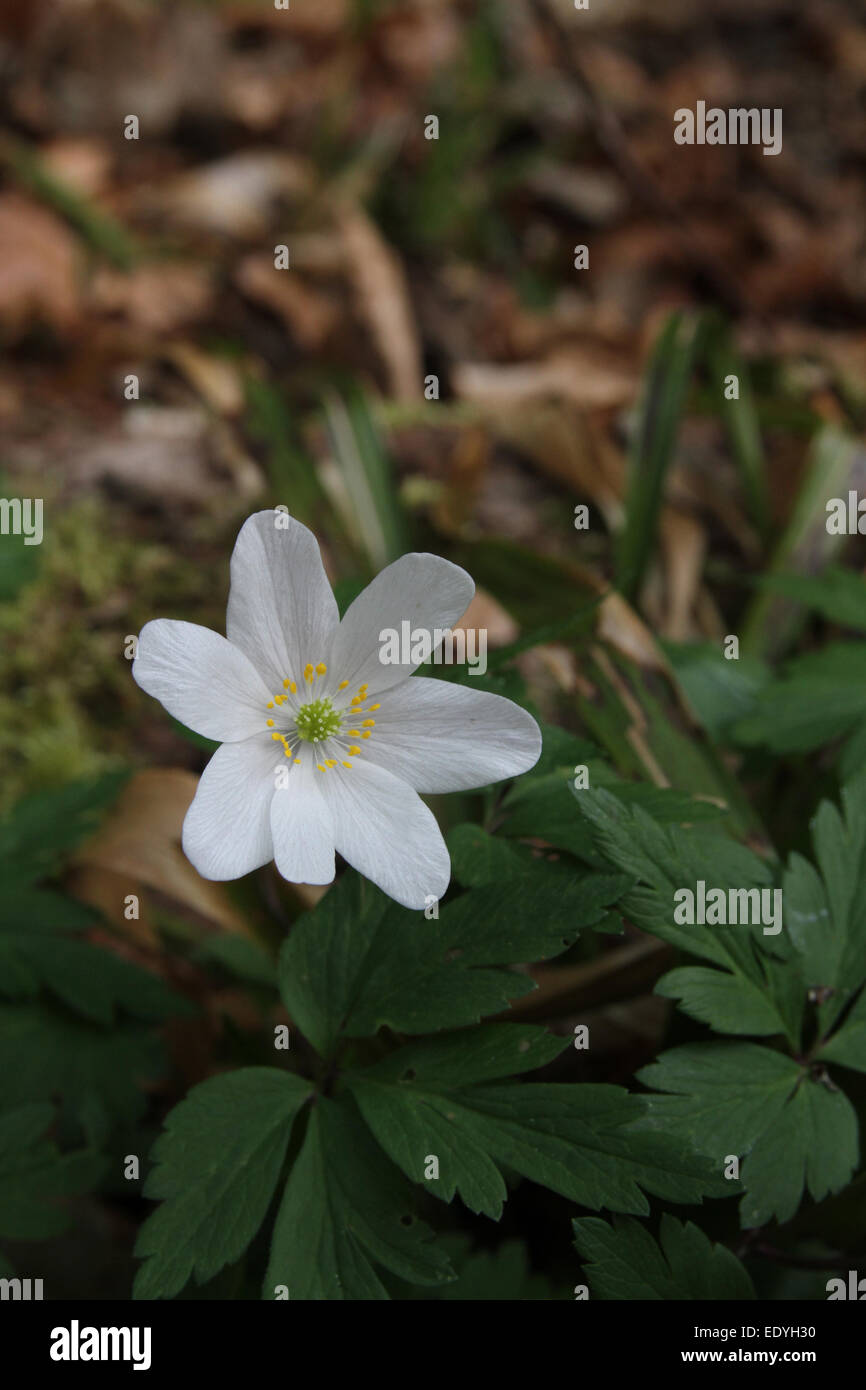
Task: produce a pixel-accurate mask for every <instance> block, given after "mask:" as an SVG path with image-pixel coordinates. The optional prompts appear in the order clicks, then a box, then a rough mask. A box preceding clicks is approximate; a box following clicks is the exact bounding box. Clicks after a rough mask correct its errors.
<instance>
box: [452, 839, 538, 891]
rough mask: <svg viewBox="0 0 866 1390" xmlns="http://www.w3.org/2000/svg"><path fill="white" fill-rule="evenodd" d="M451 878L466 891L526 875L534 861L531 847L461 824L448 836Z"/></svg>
mask: <svg viewBox="0 0 866 1390" xmlns="http://www.w3.org/2000/svg"><path fill="white" fill-rule="evenodd" d="M446 842H447V845H448V853H449V854H450V855H451V875H452V877H453V878H454V879H455V880H456V881H457V882H458V883H459V884H461V885H462V886H463V887H464V888H483V887H484V886H485V884H488V883H503V882H505V881H506V880H507V879H514V878H519V877H520V876H521V874H524V873H526V870H527V865H528V864H530V863H531V862H532V858H533V855H532V850H531V849H529V848H528V846H521V845H517V846H515V845H511V844H509V842H508V841H507V840H501V839H497V838H496V836H495V835H488V834H487V831H486V830H482V828H481V826H480V825H457V826H455V827H454V829H453V830H451V831H449V833H448V836H447V841H446Z"/></svg>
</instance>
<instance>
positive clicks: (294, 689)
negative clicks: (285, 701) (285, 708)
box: [289, 681, 298, 695]
mask: <svg viewBox="0 0 866 1390" xmlns="http://www.w3.org/2000/svg"><path fill="white" fill-rule="evenodd" d="M289 689H290V690H291V692H292V694H293V695H297V693H298V687H297V686H296V685H295V682H294V681H289Z"/></svg>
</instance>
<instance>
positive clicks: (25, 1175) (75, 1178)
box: [0, 1104, 104, 1240]
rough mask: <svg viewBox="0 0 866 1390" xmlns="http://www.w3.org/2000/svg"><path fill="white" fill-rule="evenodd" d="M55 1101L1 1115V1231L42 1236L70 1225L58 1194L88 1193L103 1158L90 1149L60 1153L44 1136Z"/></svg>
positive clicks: (14, 1236)
mask: <svg viewBox="0 0 866 1390" xmlns="http://www.w3.org/2000/svg"><path fill="white" fill-rule="evenodd" d="M54 1118H55V1116H54V1108H53V1106H51V1105H40V1104H29V1105H22V1106H20V1107H19V1108H17V1109H15V1110H10V1111H7V1112H6V1113H4V1114H2V1115H0V1235H2V1236H4V1237H6V1238H7V1239H10V1240H38V1239H45V1238H47V1237H48V1236H53V1235H57V1234H58V1233H59V1232H60V1231H63V1230H64V1229H65V1228H66V1225H67V1219H66V1214H65V1212H64V1211H63V1209H62V1207H59V1206H56V1205H55V1204H54V1199H55V1198H60V1197H72V1196H76V1195H78V1194H79V1193H81V1192H87V1191H89V1190H90V1189H91V1188H92V1187H93V1186H94V1185H95V1184H96V1183H97V1182H98V1180H99V1177H100V1175H101V1173H102V1169H103V1167H104V1164H103V1160H102V1159H101V1158H100V1157H99V1156H98V1155H97V1154H94V1153H90V1152H88V1151H87V1150H78V1151H77V1152H74V1153H68V1154H62V1155H61V1154H60V1153H59V1152H58V1150H57V1148H56V1146H55V1144H54V1143H53V1142H52V1141H51V1140H50V1139H47V1138H45V1137H44V1136H45V1132H46V1130H48V1129H49V1128H50V1127H51V1125H52V1124H53V1122H54Z"/></svg>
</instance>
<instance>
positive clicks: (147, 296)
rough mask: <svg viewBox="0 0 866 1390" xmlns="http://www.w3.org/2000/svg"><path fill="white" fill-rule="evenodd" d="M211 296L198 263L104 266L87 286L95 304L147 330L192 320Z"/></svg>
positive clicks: (171, 328)
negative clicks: (126, 267)
mask: <svg viewBox="0 0 866 1390" xmlns="http://www.w3.org/2000/svg"><path fill="white" fill-rule="evenodd" d="M211 296H212V284H211V278H210V275H209V274H208V272H207V271H206V270H204V269H203V268H202V267H201V266H198V265H191V264H189V263H185V264H182V265H179V264H171V265H146V266H141V267H140V268H139V269H138V270H133V271H131V272H129V273H128V274H127V273H122V272H120V271H116V270H109V269H107V268H103V269H101V270H99V271H97V273H96V275H95V276H94V277H93V280H92V282H91V286H90V298H91V302H92V304H93V306H94V308H95V309H96V310H97V311H99V312H101V313H104V314H117V315H121V316H122V317H123V318H125V319H127V320H128V322H129V323H131V324H135V325H136V327H138V328H141V329H143V330H144V331H145V332H146V333H153V334H163V333H172V332H174V331H175V330H176V329H178V328H180V327H182V326H184V325H188V324H191V323H195V322H196V321H197V320H198V319H200V318H201V317H202V315H203V314H204V313H205V311H206V310H207V308H208V306H209V304H210V302H211Z"/></svg>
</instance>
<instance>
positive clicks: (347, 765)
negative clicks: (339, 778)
mask: <svg viewBox="0 0 866 1390" xmlns="http://www.w3.org/2000/svg"><path fill="white" fill-rule="evenodd" d="M351 766H352V764H351V763H343V767H351Z"/></svg>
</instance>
